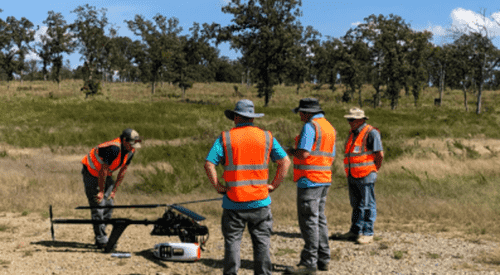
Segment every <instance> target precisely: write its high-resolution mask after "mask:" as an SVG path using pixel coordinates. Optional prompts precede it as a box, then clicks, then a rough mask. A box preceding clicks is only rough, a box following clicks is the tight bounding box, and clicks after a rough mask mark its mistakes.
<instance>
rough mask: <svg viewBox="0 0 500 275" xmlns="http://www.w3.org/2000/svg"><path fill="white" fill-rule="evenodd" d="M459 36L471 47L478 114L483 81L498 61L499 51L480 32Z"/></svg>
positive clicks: (499, 60)
mask: <svg viewBox="0 0 500 275" xmlns="http://www.w3.org/2000/svg"><path fill="white" fill-rule="evenodd" d="M461 38H462V39H463V40H465V41H464V42H465V43H467V44H468V45H469V46H470V47H471V55H470V57H471V62H472V67H473V68H474V74H473V76H474V81H475V83H476V85H477V87H478V91H477V92H478V93H477V106H476V113H477V114H480V113H481V100H482V94H483V87H484V83H485V81H486V80H487V79H488V78H490V77H491V74H492V72H493V70H494V69H495V68H496V67H497V65H498V64H499V63H500V51H499V50H498V49H497V48H496V47H495V45H494V44H493V42H492V41H491V39H490V38H489V37H488V36H486V35H483V34H481V33H470V34H469V35H465V36H462V37H461Z"/></svg>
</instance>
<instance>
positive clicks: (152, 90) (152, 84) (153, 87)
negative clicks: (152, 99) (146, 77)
mask: <svg viewBox="0 0 500 275" xmlns="http://www.w3.org/2000/svg"><path fill="white" fill-rule="evenodd" d="M155 84H156V83H155V82H154V81H153V82H151V94H153V95H154V94H155Z"/></svg>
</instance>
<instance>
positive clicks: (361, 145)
mask: <svg viewBox="0 0 500 275" xmlns="http://www.w3.org/2000/svg"><path fill="white" fill-rule="evenodd" d="M373 129H375V128H374V127H373V126H371V125H368V124H367V125H366V126H365V127H363V129H361V131H360V132H359V134H358V135H357V137H356V140H354V141H353V138H354V133H353V132H352V131H351V132H350V133H349V137H348V138H347V142H346V147H345V158H344V171H345V173H346V175H347V176H349V175H351V176H352V177H354V178H364V177H366V176H368V175H369V174H370V173H371V172H377V167H376V166H375V155H374V153H373V151H368V150H367V148H366V142H367V139H368V134H369V133H370V132H371V131H372V130H373Z"/></svg>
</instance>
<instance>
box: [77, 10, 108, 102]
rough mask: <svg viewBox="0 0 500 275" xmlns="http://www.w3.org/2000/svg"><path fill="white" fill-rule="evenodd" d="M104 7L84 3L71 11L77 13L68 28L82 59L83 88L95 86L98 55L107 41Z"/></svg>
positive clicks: (93, 92) (106, 20)
mask: <svg viewBox="0 0 500 275" xmlns="http://www.w3.org/2000/svg"><path fill="white" fill-rule="evenodd" d="M106 11H107V10H106V9H105V8H102V9H100V10H97V9H96V7H94V6H90V5H89V4H86V5H85V6H78V7H77V8H76V9H74V10H73V11H72V13H75V14H76V15H77V18H76V20H75V22H74V23H72V24H71V25H70V29H71V31H72V32H74V33H75V38H76V40H77V43H78V44H77V45H78V48H79V52H80V54H81V55H82V58H81V59H82V60H84V70H86V71H87V72H86V73H84V77H85V78H84V82H85V84H84V88H83V89H86V88H90V87H95V88H98V87H99V86H100V85H98V84H97V80H96V79H98V78H97V76H98V74H99V72H98V68H99V66H100V65H101V64H99V61H101V59H100V57H101V54H102V51H103V49H104V47H105V43H106V41H107V38H106V34H105V28H106V26H107V25H108V18H107V17H106ZM95 93H97V90H91V94H95Z"/></svg>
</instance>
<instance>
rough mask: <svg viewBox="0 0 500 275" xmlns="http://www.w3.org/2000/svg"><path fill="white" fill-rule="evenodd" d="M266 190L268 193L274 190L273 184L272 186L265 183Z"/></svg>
mask: <svg viewBox="0 0 500 275" xmlns="http://www.w3.org/2000/svg"><path fill="white" fill-rule="evenodd" d="M267 191H269V193H271V192H273V191H274V186H272V185H271V184H268V185H267Z"/></svg>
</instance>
